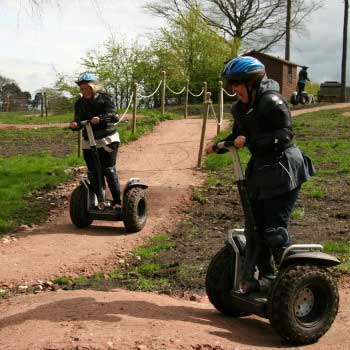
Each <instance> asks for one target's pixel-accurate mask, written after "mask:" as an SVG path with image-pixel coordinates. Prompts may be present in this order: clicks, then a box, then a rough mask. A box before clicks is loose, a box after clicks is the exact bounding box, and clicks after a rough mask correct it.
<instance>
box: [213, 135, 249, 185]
mask: <svg viewBox="0 0 350 350" xmlns="http://www.w3.org/2000/svg"><path fill="white" fill-rule="evenodd" d="M216 147H217V148H218V149H227V150H228V151H230V152H231V155H232V160H233V171H234V173H235V178H236V180H237V181H239V180H244V173H243V170H242V165H241V161H240V159H239V155H238V150H237V148H236V147H235V145H234V143H233V141H222V142H218V143H217V144H216Z"/></svg>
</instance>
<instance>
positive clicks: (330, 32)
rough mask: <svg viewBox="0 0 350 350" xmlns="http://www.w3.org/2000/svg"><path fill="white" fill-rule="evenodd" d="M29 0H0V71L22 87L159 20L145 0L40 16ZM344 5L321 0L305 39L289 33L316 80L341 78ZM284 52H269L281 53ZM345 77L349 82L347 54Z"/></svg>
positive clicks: (64, 1) (78, 0)
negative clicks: (112, 38) (113, 37)
mask: <svg viewBox="0 0 350 350" xmlns="http://www.w3.org/2000/svg"><path fill="white" fill-rule="evenodd" d="M164 1H166V0H164ZM27 2H28V1H26V0H0V6H1V7H0V33H1V34H0V48H1V49H0V50H1V51H0V52H1V55H0V75H3V76H6V77H8V78H11V79H14V80H15V81H16V82H17V83H18V84H19V85H20V87H21V89H22V90H23V91H24V90H28V91H30V92H34V91H35V90H37V89H40V88H41V87H43V86H46V87H50V86H52V85H53V83H54V81H55V78H56V73H57V72H60V73H63V74H67V75H76V74H77V73H78V72H79V71H81V68H80V67H79V61H80V58H81V57H84V56H85V54H86V52H87V51H88V50H91V49H94V48H96V47H97V46H98V45H99V44H102V43H103V41H104V40H106V39H107V38H108V36H109V34H110V33H116V34H117V37H119V36H120V37H121V38H126V39H127V40H134V39H138V40H139V41H140V42H142V41H143V40H146V39H145V36H146V34H147V33H150V32H152V31H155V30H157V29H158V28H159V27H160V26H161V25H162V24H163V21H162V20H161V19H160V18H157V17H154V16H151V15H149V14H148V13H146V12H145V10H143V9H142V5H143V4H144V3H145V1H144V0H119V1H118V0H103V1H98V0H85V1H83V0H61V1H58V2H59V3H60V4H61V6H60V7H58V6H57V5H55V4H54V3H55V0H52V1H51V5H50V6H47V7H45V8H44V9H43V11H42V15H41V16H38V15H33V14H32V13H31V11H30V9H28V7H26V6H25V4H26V3H27ZM96 3H98V4H99V5H98V6H99V7H98V8H97V6H96ZM343 6H344V4H343V0H325V7H324V8H323V9H322V10H319V11H318V12H316V13H315V14H314V15H312V16H310V18H308V19H307V20H306V23H305V24H306V27H307V28H308V33H307V34H305V36H304V37H303V38H300V37H298V36H297V35H296V34H294V33H292V47H291V61H292V62H295V63H298V64H302V65H307V66H309V67H310V69H309V75H310V78H311V79H312V80H313V81H315V82H323V81H325V80H338V81H339V80H340V73H341V71H340V66H341V52H342V28H343ZM349 41H350V38H349ZM283 52H284V51H283V49H282V50H280V51H279V50H278V49H277V50H275V51H274V52H273V53H272V54H274V55H279V56H280V57H282V58H283V56H284V53H283ZM269 53H271V52H269ZM349 56H350V52H348V57H349ZM347 80H348V85H350V57H349V61H348V74H347Z"/></svg>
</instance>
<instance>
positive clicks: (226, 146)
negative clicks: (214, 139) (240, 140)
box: [216, 141, 235, 151]
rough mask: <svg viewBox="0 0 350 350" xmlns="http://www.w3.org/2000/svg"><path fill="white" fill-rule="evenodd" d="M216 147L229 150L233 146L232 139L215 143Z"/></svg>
mask: <svg viewBox="0 0 350 350" xmlns="http://www.w3.org/2000/svg"><path fill="white" fill-rule="evenodd" d="M216 147H217V148H218V149H227V150H229V151H230V149H231V148H235V146H234V144H233V141H222V142H218V143H217V144H216Z"/></svg>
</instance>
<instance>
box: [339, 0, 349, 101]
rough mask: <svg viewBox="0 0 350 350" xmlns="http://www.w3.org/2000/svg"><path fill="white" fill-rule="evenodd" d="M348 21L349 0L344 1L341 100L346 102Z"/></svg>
mask: <svg viewBox="0 0 350 350" xmlns="http://www.w3.org/2000/svg"><path fill="white" fill-rule="evenodd" d="M348 21H349V0H345V1H344V24H343V52H342V64H341V88H340V97H341V102H346V66H347V46H348Z"/></svg>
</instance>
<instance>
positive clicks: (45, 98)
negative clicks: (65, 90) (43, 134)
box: [44, 91, 48, 118]
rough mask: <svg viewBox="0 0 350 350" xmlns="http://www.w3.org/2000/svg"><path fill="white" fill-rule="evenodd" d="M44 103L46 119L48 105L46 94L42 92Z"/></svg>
mask: <svg viewBox="0 0 350 350" xmlns="http://www.w3.org/2000/svg"><path fill="white" fill-rule="evenodd" d="M44 101H45V102H44V103H45V105H44V106H45V117H46V118H47V109H48V103H47V94H46V91H45V92H44Z"/></svg>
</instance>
